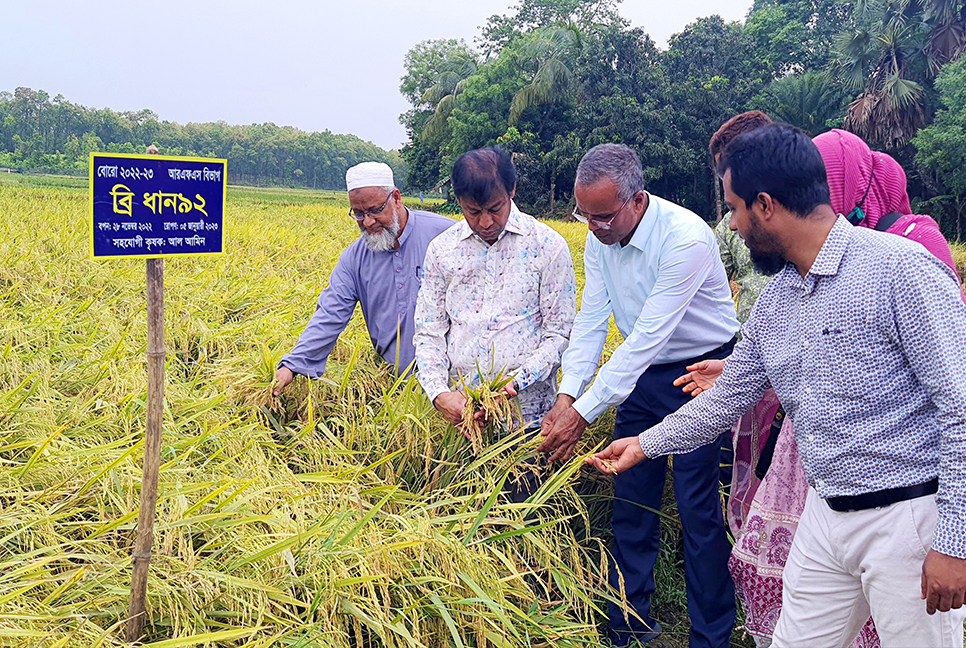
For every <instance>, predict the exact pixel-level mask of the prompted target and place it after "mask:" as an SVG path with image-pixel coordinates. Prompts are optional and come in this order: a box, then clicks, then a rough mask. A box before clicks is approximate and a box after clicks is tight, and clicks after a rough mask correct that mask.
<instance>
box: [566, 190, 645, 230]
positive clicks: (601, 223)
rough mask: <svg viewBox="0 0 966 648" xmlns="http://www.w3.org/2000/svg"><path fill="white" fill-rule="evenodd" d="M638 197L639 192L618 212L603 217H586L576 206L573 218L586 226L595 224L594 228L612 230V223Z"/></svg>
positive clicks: (625, 202) (632, 195)
mask: <svg viewBox="0 0 966 648" xmlns="http://www.w3.org/2000/svg"><path fill="white" fill-rule="evenodd" d="M636 195H637V192H635V193H633V194H631V195H630V197H628V199H627V200H625V201H624V202H623V203H622V204H621V206H620V207H619V208H618V209H617V211H615V212H614V213H613V214H604V215H603V216H584V215H583V214H582V213H580V210H579V209H577V207H576V206H575V207H574V213H573V217H574V218H576V219H577V220H578V221H580V222H581V223H583V224H584V225H590V224H591V223H593V224H594V226H596V227H598V228H599V229H610V225H611V221H612V220H614V219H615V218H617V215H618V214H619V213H621V212H622V211H624V207H627V203H629V202H630V201H631V198H633V197H634V196H636Z"/></svg>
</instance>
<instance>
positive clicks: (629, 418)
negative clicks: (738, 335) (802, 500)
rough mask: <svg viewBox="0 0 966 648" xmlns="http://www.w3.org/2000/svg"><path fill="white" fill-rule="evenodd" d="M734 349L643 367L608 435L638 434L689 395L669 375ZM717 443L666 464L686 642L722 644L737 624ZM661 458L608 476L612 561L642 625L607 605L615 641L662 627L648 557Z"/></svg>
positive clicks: (652, 555)
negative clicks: (679, 534) (680, 541)
mask: <svg viewBox="0 0 966 648" xmlns="http://www.w3.org/2000/svg"><path fill="white" fill-rule="evenodd" d="M732 347H733V342H732V343H729V344H728V345H724V346H722V347H720V348H718V349H715V350H714V351H712V352H711V353H709V354H706V355H704V356H701V357H700V358H694V359H692V360H687V361H684V362H680V363H677V362H676V363H669V364H664V365H652V366H651V367H650V368H648V369H647V371H645V372H644V373H643V374H641V377H640V378H639V379H638V381H637V386H636V387H635V388H634V391H633V392H632V393H631V395H630V396H629V397H628V398H627V400H625V401H624V403H623V404H622V405H621V406H620V407H618V408H617V422H616V424H615V426H614V438H622V437H627V436H632V435H637V434H639V433H641V432H643V431H644V430H646V429H648V428H649V427H651V426H653V425H656V424H657V423H660V422H661V420H662V419H663V418H664V417H665V416H667V415H668V414H670V413H671V412H674V411H675V410H677V409H678V408H679V407H681V406H682V405H684V404H685V403H686V402H688V401H689V400H691V396H690V395H689V394H685V393H684V392H682V391H681V388H680V387H675V386H674V385H672V384H671V383H672V382H673V381H674V379H675V378H677V377H678V376H680V375H682V374H684V373H686V372H685V369H684V368H685V366H686V365H688V364H692V363H693V362H696V361H698V360H702V359H706V358H724V357H727V356H728V355H729V354H730V353H731V348H732ZM729 434H730V432H728V433H725V434H724V435H722V436H724V437H728V436H729ZM721 445H722V444H721V440H716V441H715V442H713V443H709V444H708V445H706V446H702V447H700V448H698V449H697V450H694V451H692V452H689V453H687V454H680V455H674V459H673V462H672V463H673V471H674V473H673V474H674V496H675V499H676V500H677V504H678V512H679V514H680V517H681V525H682V526H683V528H684V578H685V584H686V585H687V599H688V615H689V616H690V619H691V632H690V637H689V642H688V643H689V646H690V648H725V647H727V646H728V645H729V644H730V637H731V629H732V626H733V625H734V622H735V587H734V583H733V582H732V580H731V575H730V574H729V573H728V556H729V555H730V554H731V544H730V542H729V541H728V537H727V535H726V534H725V522H724V516H723V514H722V511H721V499H720V496H719V493H718V480H719V475H720V470H719V464H720V460H721ZM667 463H668V462H667V458H666V457H657V458H655V459H648V460H645V461H642V462H641V463H639V464H638V465H636V466H634V467H633V468H631V469H630V470H628V471H626V472H624V473H622V474H620V475H618V476H616V477H615V478H614V479H615V481H614V517H613V520H612V528H613V531H614V546H613V553H614V559H615V561H616V563H617V567H619V569H620V574H621V575H622V576H623V579H624V591H625V593H626V597H627V602H628V604H629V605H630V606H631V607H632V608H633V609H634V610H635V611H636V612H637V614H638V615H639V616H640V617H641V618H642V619H644V621H645V623H646V625H644V624H642V623H641V622H640V621H639V620H638V619H635V618H633V617H630V625H628V623H627V622H626V621H625V619H624V615H623V612H622V610H621V609H620V607H618V606H617V605H614V604H611V605H610V610H609V617H610V620H609V631H610V635H611V640H612V641H613V642H614V644H615V645H617V646H623V645H626V644H627V643H629V642H630V641H631V640H638V641H649V640H651V639H653V638H655V637H656V636H657V635H658V634H659V633H660V624H658V623H657V622H656V621H654V619H653V618H652V617H651V614H650V612H651V594H653V593H654V563H655V562H656V561H657V554H658V547H659V545H660V518H659V516H658V514H657V513H655V512H654V511H659V510H660V509H661V497H662V494H663V492H664V480H665V474H666V470H667ZM618 578H619V576H618V573H617V571H616V570H615V568H614V565H611V573H610V580H611V584H612V585H613V586H614V587H619V581H618Z"/></svg>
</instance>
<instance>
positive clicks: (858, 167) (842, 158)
mask: <svg viewBox="0 0 966 648" xmlns="http://www.w3.org/2000/svg"><path fill="white" fill-rule="evenodd" d="M815 144H816V146H818V148H819V151H820V152H821V153H822V158H823V159H824V161H825V166H826V171H827V173H828V181H829V189H830V194H831V196H830V197H831V202H832V207H833V208H834V209H835V211H836V212H838V213H840V214H844V215H847V216H848V217H849V220H850V221H852V222H853V224H856V225H857V226H859V227H868V228H871V229H875V228H876V225H878V224H879V222H880V220H881V219H883V218H890V219H891V220H894V221H895V222H894V223H893V224H892V226H891V227H889V228H888V229H887V230H886V231H888V232H893V233H897V234H899V235H900V236H905V237H906V238H910V239H912V240H915V241H918V242H920V243H922V245H924V246H925V247H926V248H927V249H928V250H929V251H930V252H932V253H933V254H934V255H936V256H937V257H938V258H939V259H941V260H942V261H944V262H945V263H946V264H947V265H949V266H950V267H951V268H953V271H954V272H955V266H954V265H953V261H952V254H951V252H950V251H949V245H948V243H946V239H945V238H944V237H943V236H942V233H941V232H940V231H939V227H938V225H937V224H936V222H935V221H934V220H933V219H932V218H930V217H929V216H920V215H912V214H910V212H911V211H912V209H911V206H910V204H909V197H908V194H907V193H906V175H905V172H904V171H903V170H902V167H901V166H900V165H899V164H898V163H897V162H896V161H895V160H894V159H892V158H891V157H889V156H888V155H886V154H884V153H878V152H873V151H872V150H871V149H869V147H868V146H867V145H866V144H865V142H863V141H862V140H861V139H860V138H858V137H856V136H855V135H853V134H852V133H848V132H846V131H841V130H833V131H830V132H828V133H824V134H822V135H820V136H818V137H816V138H815ZM893 212H898V213H897V214H892V213H893ZM890 215H891V216H890ZM897 216H898V218H896V217H897ZM884 235H886V234H884ZM703 365H706V366H703ZM721 367H723V362H721V361H715V362H709V363H700V364H698V365H694V366H693V367H689V368H688V370H689V371H690V372H691V373H689V374H686V375H685V376H682V377H681V378H680V379H678V381H677V382H676V384H679V385H684V384H686V383H687V384H686V386H685V391H691V393H692V395H694V396H696V395H697V394H699V393H701V391H703V390H704V389H707V388H709V387H710V386H711V384H712V383H713V382H714V379H715V378H717V376H718V375H720V371H721ZM778 407H779V403H778V400H777V398H776V397H775V395H774V392H773V391H771V390H769V392H767V393H766V395H765V397H764V398H763V399H762V401H760V402H759V403H758V404H757V405H756V406H755V407H754V408H753V409H752V410H750V411H749V412H748V413H746V414H745V415H744V416H743V417H742V418H741V419H740V420H739V422H738V423H737V424H736V426H735V428H734V450H735V456H734V472H733V481H732V488H731V498H730V499H729V501H728V522H729V525H730V527H731V529H732V532H733V533H734V536H735V546H734V549H733V550H732V555H731V560H730V562H729V567H730V568H731V573H732V576H733V577H734V581H735V587H736V589H737V592H738V596H739V598H740V599H741V601H742V603H743V605H744V610H745V617H746V621H745V629H746V630H747V631H748V633H749V634H751V635H752V637H753V638H754V639H755V643H756V645H758V646H760V647H764V646H768V645H769V644H770V643H771V635H772V632H773V631H774V629H775V624H776V622H777V621H778V616H779V614H780V613H781V596H782V572H783V570H784V567H785V561H786V560H787V558H788V551H789V549H790V548H791V543H792V539H793V538H794V537H795V531H796V529H797V528H798V520H799V517H800V516H801V513H802V510H803V508H804V506H805V497H806V495H807V493H808V483H807V481H806V478H805V471H804V469H803V468H802V463H801V459H800V458H799V456H798V446H797V444H796V443H795V437H794V433H793V430H792V422H791V421H790V420H787V419H786V420H784V421H782V422H779V425H780V427H781V433H780V434H779V435H778V437H777V440H776V442H775V445H774V454H773V458H772V461H771V464H770V467H769V468H768V471H767V473H766V474H765V476H764V479H762V480H759V479H758V477H757V476H756V475H755V468H756V467H757V465H758V462H759V459H760V456H761V454H762V451H763V450H764V449H765V446H766V441H767V439H768V436H769V435H770V434H772V433H773V432H772V422H773V421H775V414H776V412H777V411H778ZM852 645H853V647H854V648H869V647H873V646H878V645H879V638H878V636H877V635H876V632H875V626H874V624H873V623H872V620H871V619H869V622H868V623H867V624H866V626H865V627H864V628H863V629H862V632H861V633H860V634H859V636H858V637H857V638H856V640H855V642H854V643H853V644H852Z"/></svg>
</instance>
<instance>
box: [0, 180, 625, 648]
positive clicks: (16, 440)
mask: <svg viewBox="0 0 966 648" xmlns="http://www.w3.org/2000/svg"><path fill="white" fill-rule="evenodd" d="M346 208H347V205H346V204H345V201H344V199H342V198H341V196H339V195H337V194H329V195H321V194H317V193H310V192H306V193H305V194H304V195H302V194H300V193H298V192H294V193H293V192H285V191H268V190H241V189H231V190H230V191H229V200H228V207H227V210H228V211H227V215H226V223H227V227H226V229H227V240H226V247H227V250H228V253H227V254H225V255H224V256H221V257H209V258H199V259H181V260H178V259H171V260H168V261H167V262H166V267H165V286H166V302H167V310H166V325H167V332H166V340H167V347H168V363H167V379H168V384H167V399H166V411H165V416H164V440H163V452H162V455H163V456H162V461H163V465H162V470H161V486H160V497H159V503H158V515H157V524H158V526H157V532H156V541H155V557H154V559H153V561H152V565H151V577H150V581H149V600H148V614H149V618H148V623H147V632H148V636H147V637H146V640H147V641H148V642H157V645H158V646H187V645H208V646H215V645H217V646H241V645H246V646H248V645H253V646H274V645H279V646H332V647H339V648H342V647H345V648H363V647H366V648H368V647H369V646H407V647H408V646H427V647H432V648H436V647H438V646H445V645H453V646H466V647H467V648H468V647H470V646H524V645H532V646H592V645H598V643H599V641H600V639H599V636H598V633H597V624H598V622H599V621H600V619H601V612H602V610H603V606H605V605H606V599H607V597H612V596H613V594H612V592H609V591H608V589H607V587H606V585H605V583H604V582H603V580H602V578H601V575H602V573H604V572H603V571H602V564H603V561H605V560H606V558H605V553H604V551H603V550H602V547H601V545H600V543H599V542H598V541H597V540H595V539H594V538H592V537H591V535H590V533H589V529H590V527H591V521H590V520H589V518H588V511H587V507H586V505H585V503H584V501H583V500H582V499H581V498H580V497H578V496H577V494H576V492H575V490H574V485H575V483H576V479H577V475H578V473H579V463H578V461H577V460H575V461H573V462H571V463H570V464H568V465H567V466H564V467H562V468H560V469H559V470H558V471H557V472H555V473H552V474H551V475H550V476H549V478H548V481H547V482H546V483H545V485H544V487H543V488H542V489H541V490H540V492H538V493H537V495H535V496H534V497H533V498H531V500H530V502H528V503H527V504H524V505H514V504H510V503H509V502H508V501H507V499H506V498H505V497H504V495H502V494H501V485H502V483H503V480H505V479H506V476H507V475H508V474H511V473H512V468H513V466H514V465H516V463H517V462H519V461H521V460H523V459H524V458H525V457H526V456H527V454H528V453H531V452H532V451H533V444H532V443H531V444H529V445H527V446H525V447H523V448H519V449H516V450H513V449H512V448H513V442H514V439H512V438H511V439H507V440H504V441H502V442H501V445H500V446H498V447H493V448H489V449H487V450H486V451H484V452H481V453H480V454H479V455H476V456H473V455H471V453H470V452H469V449H468V447H467V444H466V443H465V441H464V440H463V439H462V437H459V436H458V435H457V434H456V433H455V432H454V431H452V430H451V429H447V428H446V427H445V426H444V425H443V424H442V423H441V421H440V419H439V417H438V416H436V414H435V412H434V410H433V408H432V407H431V405H430V404H429V403H428V402H427V400H426V398H425V396H424V395H423V393H422V391H421V390H420V389H419V387H418V385H417V384H416V383H415V382H414V381H412V380H409V381H396V382H394V381H393V379H392V377H391V376H390V375H389V373H388V372H387V371H386V370H385V367H382V366H380V365H378V364H377V361H376V358H375V357H374V353H373V352H372V349H371V346H370V344H369V341H368V336H367V335H366V333H365V329H364V326H363V325H362V322H361V318H360V317H356V318H355V319H354V320H353V322H352V323H351V324H350V326H349V329H348V330H347V332H346V333H345V334H344V335H343V336H342V338H340V341H339V343H338V345H337V346H336V349H335V351H334V353H333V356H332V360H331V361H330V364H329V372H328V374H327V375H326V377H325V378H324V379H322V380H319V381H313V382H311V383H310V382H309V381H305V380H299V381H297V382H296V383H295V384H293V385H292V386H291V387H290V388H289V390H287V392H286V394H284V395H283V397H282V398H281V399H274V398H272V397H271V395H270V393H269V391H268V387H269V384H270V382H271V379H272V373H273V370H274V367H275V365H276V363H277V361H278V359H279V358H280V356H281V354H282V353H283V352H285V351H287V350H288V349H290V348H291V346H292V344H294V342H295V340H296V338H297V337H298V334H299V333H300V332H301V330H302V327H303V326H304V323H305V322H306V320H307V319H308V317H309V315H310V313H311V311H312V309H313V308H314V304H315V300H316V297H317V293H318V291H319V290H320V288H321V287H322V286H323V285H324V284H325V282H326V280H327V277H328V275H329V273H330V271H331V269H332V267H333V265H334V263H335V261H336V259H337V256H338V253H339V252H340V251H341V250H342V249H343V248H344V247H345V246H346V245H347V244H348V243H349V242H350V241H351V240H352V239H353V238H355V236H356V235H357V230H356V229H355V225H354V223H353V222H351V220H349V219H348V218H347V217H346V216H345V210H346ZM87 209H88V205H87V194H86V191H84V190H83V189H82V188H78V187H70V186H67V187H37V186H25V185H23V184H18V183H16V182H9V181H7V182H4V183H3V184H0V502H2V506H0V645H25V646H28V645H29V646H48V647H52V646H116V645H121V643H122V641H121V639H122V634H121V628H122V626H123V621H124V617H125V613H126V610H127V598H128V591H127V588H128V587H129V582H130V550H131V547H132V546H133V535H134V524H135V521H136V517H137V506H138V491H139V487H140V478H141V468H140V458H139V457H140V454H141V453H142V451H143V446H142V436H143V418H144V409H145V404H144V393H145V370H144V366H145V365H144V351H145V330H144V329H145V324H144V322H145V307H144V294H143V293H144V262H143V261H123V260H121V261H117V260H112V261H93V260H90V259H88V258H87V249H88V245H87V237H88V224H87ZM559 228H560V229H561V230H562V231H564V232H565V233H566V234H567V236H568V240H571V241H572V242H574V243H577V244H579V243H580V241H582V236H581V235H580V234H577V232H579V231H580V229H579V228H578V227H577V226H573V227H571V226H568V225H566V224H563V225H559ZM569 230H573V231H569ZM576 259H577V260H578V263H579V259H580V256H579V253H578V254H577V255H576ZM603 425H606V422H605V423H603V424H602V426H603ZM598 429H602V428H598ZM600 439H601V436H600V433H596V435H595V434H591V435H590V438H588V439H587V440H586V441H585V448H584V449H585V450H590V449H592V446H593V444H595V443H596V442H597V441H599V440H600Z"/></svg>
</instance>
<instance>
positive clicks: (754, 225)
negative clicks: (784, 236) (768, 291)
mask: <svg viewBox="0 0 966 648" xmlns="http://www.w3.org/2000/svg"><path fill="white" fill-rule="evenodd" d="M749 223H750V225H751V228H750V230H749V232H748V238H747V239H745V245H746V246H747V247H748V251H749V252H750V253H751V265H752V267H754V269H755V272H757V273H758V274H763V275H765V276H768V277H773V276H775V275H776V274H778V273H779V272H781V270H782V269H783V268H784V267H785V265H787V264H788V260H787V259H786V258H785V256H784V255H783V254H782V253H781V245H780V244H779V242H778V238H777V237H776V236H775V235H774V234H769V233H766V232H765V231H764V230H762V229H761V227H760V226H759V221H758V217H757V216H755V215H754V213H752V214H751V215H750V217H749Z"/></svg>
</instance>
